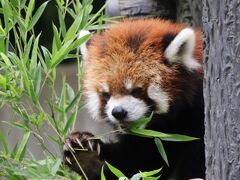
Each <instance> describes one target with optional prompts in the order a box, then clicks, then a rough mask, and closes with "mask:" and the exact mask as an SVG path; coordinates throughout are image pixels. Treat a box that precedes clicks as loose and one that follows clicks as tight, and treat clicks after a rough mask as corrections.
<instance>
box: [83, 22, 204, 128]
mask: <svg viewBox="0 0 240 180" xmlns="http://www.w3.org/2000/svg"><path fill="white" fill-rule="evenodd" d="M154 23H157V24H160V25H159V26H161V27H158V26H155V24H154ZM169 26H170V27H169ZM154 28H155V30H154V31H153V32H152V33H151V32H150V31H152V30H153V29H154ZM169 28H172V29H171V30H172V32H171V31H170V30H169ZM182 29H183V28H182V27H175V26H174V25H172V24H170V23H168V22H161V21H156V22H155V21H154V20H150V21H148V20H146V21H144V20H143V21H129V22H128V21H127V22H124V23H120V24H119V25H116V26H115V27H113V28H110V29H109V30H107V31H106V32H105V33H103V34H102V35H100V36H95V37H93V38H92V39H91V41H90V43H89V46H88V49H87V53H86V54H85V55H84V57H85V60H86V74H85V79H84V85H85V94H86V98H87V107H88V109H89V112H90V114H91V115H92V116H93V117H94V118H95V119H97V120H99V119H107V120H108V121H110V122H112V123H114V124H121V125H123V126H126V125H128V124H130V123H132V122H134V121H136V120H138V119H140V118H143V117H144V116H146V115H148V114H150V113H151V112H152V111H154V112H155V113H159V114H160V113H167V112H168V110H169V108H170V106H171V104H173V103H174V101H175V98H176V97H177V96H180V94H181V93H182V92H183V91H184V88H185V86H187V84H188V80H189V77H188V75H186V74H188V73H185V72H182V70H181V69H185V70H186V72H187V71H189V72H191V71H195V70H197V69H198V68H199V67H201V65H200V64H199V62H197V61H196V60H195V58H194V57H193V56H194V55H193V54H194V51H195V49H194V47H195V33H194V31H193V30H191V29H189V28H186V29H183V30H182ZM169 31H170V33H169ZM195 53H196V52H195ZM199 56H200V55H199ZM197 58H198V57H197ZM182 67H183V68H182ZM185 70H184V71H185ZM186 91H187V92H185V93H188V94H189V96H191V93H192V89H187V90H186Z"/></svg>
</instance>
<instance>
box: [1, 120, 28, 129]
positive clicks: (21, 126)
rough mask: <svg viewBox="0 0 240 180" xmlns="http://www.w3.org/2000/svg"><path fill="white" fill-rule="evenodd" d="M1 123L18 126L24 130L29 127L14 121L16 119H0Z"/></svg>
mask: <svg viewBox="0 0 240 180" xmlns="http://www.w3.org/2000/svg"><path fill="white" fill-rule="evenodd" d="M2 122H3V123H6V124H8V125H9V126H12V127H14V128H19V129H24V130H29V128H28V127H27V126H26V125H24V124H21V123H19V122H16V121H2Z"/></svg>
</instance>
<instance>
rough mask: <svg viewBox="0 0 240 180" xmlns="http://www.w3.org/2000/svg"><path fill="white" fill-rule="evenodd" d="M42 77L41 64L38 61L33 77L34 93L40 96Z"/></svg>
mask: <svg viewBox="0 0 240 180" xmlns="http://www.w3.org/2000/svg"><path fill="white" fill-rule="evenodd" d="M41 79H42V73H41V64H40V63H38V65H37V67H36V69H35V72H34V77H33V82H34V94H35V95H36V96H37V97H39V92H40V88H41Z"/></svg>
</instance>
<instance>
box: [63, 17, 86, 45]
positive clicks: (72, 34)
mask: <svg viewBox="0 0 240 180" xmlns="http://www.w3.org/2000/svg"><path fill="white" fill-rule="evenodd" d="M81 21H82V16H78V17H77V18H76V19H75V20H74V22H73V24H72V25H71V27H70V28H69V30H68V31H67V33H66V36H65V38H64V42H68V41H69V40H72V39H73V38H74V37H75V36H76V33H77V31H78V30H79V27H80V24H81Z"/></svg>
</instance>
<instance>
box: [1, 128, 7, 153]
mask: <svg viewBox="0 0 240 180" xmlns="http://www.w3.org/2000/svg"><path fill="white" fill-rule="evenodd" d="M0 141H1V143H2V146H3V148H4V151H5V153H6V154H8V145H7V141H6V138H5V137H4V134H3V133H2V131H0Z"/></svg>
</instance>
